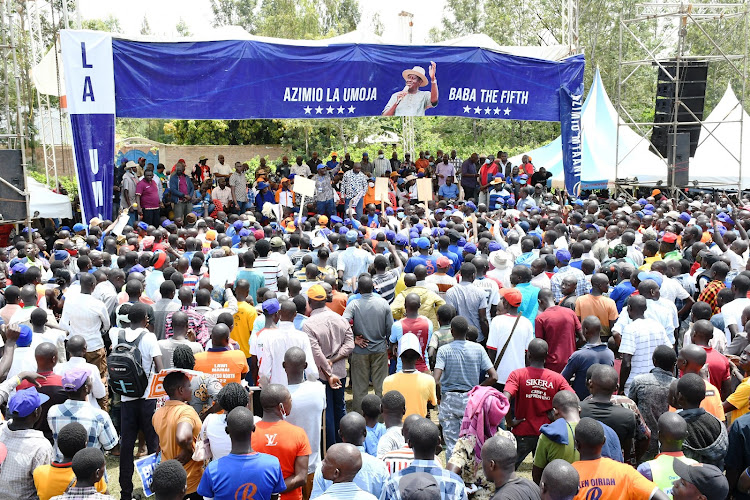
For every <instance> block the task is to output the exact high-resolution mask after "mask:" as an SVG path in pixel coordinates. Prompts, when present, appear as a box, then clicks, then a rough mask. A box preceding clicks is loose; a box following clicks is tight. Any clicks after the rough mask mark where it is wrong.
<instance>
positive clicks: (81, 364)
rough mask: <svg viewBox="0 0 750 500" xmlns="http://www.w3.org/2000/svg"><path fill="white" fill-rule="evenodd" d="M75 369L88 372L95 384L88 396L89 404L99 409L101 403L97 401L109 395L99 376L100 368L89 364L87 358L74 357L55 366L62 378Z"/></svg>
mask: <svg viewBox="0 0 750 500" xmlns="http://www.w3.org/2000/svg"><path fill="white" fill-rule="evenodd" d="M75 369H79V370H81V369H82V370H88V372H89V376H90V377H91V381H92V382H93V385H92V386H91V392H90V393H89V396H88V400H89V404H91V406H93V407H94V408H96V409H99V403H98V402H97V401H96V400H97V399H101V398H103V397H104V396H105V394H107V389H106V388H105V387H104V383H102V378H101V376H100V375H99V368H97V366H96V365H92V364H91V363H87V362H86V358H79V357H76V356H74V357H71V358H70V359H69V360H68V361H66V362H65V363H58V364H57V365H55V369H54V370H55V373H56V374H57V375H60V376H61V377H62V376H63V375H65V374H66V373H68V372H69V371H70V370H75Z"/></svg>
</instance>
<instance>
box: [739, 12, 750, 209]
mask: <svg viewBox="0 0 750 500" xmlns="http://www.w3.org/2000/svg"><path fill="white" fill-rule="evenodd" d="M744 14H745V16H744V18H743V22H742V39H743V40H744V43H743V48H742V50H743V53H742V73H743V78H742V91H741V93H740V99H739V100H740V111H741V112H740V138H739V147H740V150H739V152H738V154H739V157H740V160H739V162H740V168H739V178H738V179H737V203H740V200H741V198H742V140H743V139H744V137H745V136H744V134H743V133H744V126H745V123H744V122H745V120H744V118H745V92H746V90H747V36H748V32H747V4H745V8H744Z"/></svg>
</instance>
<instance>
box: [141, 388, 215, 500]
mask: <svg viewBox="0 0 750 500" xmlns="http://www.w3.org/2000/svg"><path fill="white" fill-rule="evenodd" d="M151 421H152V422H153V424H154V430H156V434H158V435H159V445H160V446H161V453H162V460H171V459H173V458H175V457H177V455H179V454H180V451H181V448H180V446H179V445H178V444H177V425H178V424H180V423H182V422H187V423H189V424H190V425H192V426H193V449H195V443H196V441H197V440H198V436H199V435H200V433H201V425H202V422H201V419H200V417H198V414H197V413H196V412H195V410H194V409H193V407H192V406H190V405H189V404H187V403H184V402H182V401H167V402H166V403H165V404H164V406H162V407H161V408H159V409H158V410H156V413H154V416H153V417H152V418H151ZM183 467H184V468H185V472H187V491H186V492H185V494H186V495H189V494H191V493H195V492H196V491H197V490H198V484H199V483H200V482H201V476H203V462H196V461H195V460H190V461H189V462H188V463H186V464H185V465H183Z"/></svg>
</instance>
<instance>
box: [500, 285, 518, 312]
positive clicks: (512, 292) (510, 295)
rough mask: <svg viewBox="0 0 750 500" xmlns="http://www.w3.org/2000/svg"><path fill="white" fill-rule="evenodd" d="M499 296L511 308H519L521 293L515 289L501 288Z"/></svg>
mask: <svg viewBox="0 0 750 500" xmlns="http://www.w3.org/2000/svg"><path fill="white" fill-rule="evenodd" d="M500 295H501V296H502V297H503V298H504V299H505V300H506V301H508V304H510V305H511V306H512V307H518V306H520V305H521V301H522V300H523V295H521V292H519V291H518V289H516V288H501V289H500Z"/></svg>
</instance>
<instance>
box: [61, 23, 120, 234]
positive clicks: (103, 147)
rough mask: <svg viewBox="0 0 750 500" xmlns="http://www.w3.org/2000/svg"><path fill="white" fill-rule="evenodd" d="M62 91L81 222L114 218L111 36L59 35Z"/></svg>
mask: <svg viewBox="0 0 750 500" xmlns="http://www.w3.org/2000/svg"><path fill="white" fill-rule="evenodd" d="M60 40H61V42H62V51H63V53H65V54H76V57H64V58H63V67H64V71H65V92H66V97H67V102H68V112H69V113H70V122H71V128H72V130H73V153H74V154H73V157H74V160H75V166H76V175H77V177H78V193H79V196H80V199H81V210H82V213H81V215H82V218H83V221H84V222H88V221H89V220H91V218H92V217H99V218H101V219H109V218H111V217H112V185H113V183H114V166H115V165H114V154H115V80H114V67H113V66H114V64H113V59H112V37H111V35H109V34H107V33H99V32H93V31H69V30H62V31H61V32H60Z"/></svg>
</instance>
